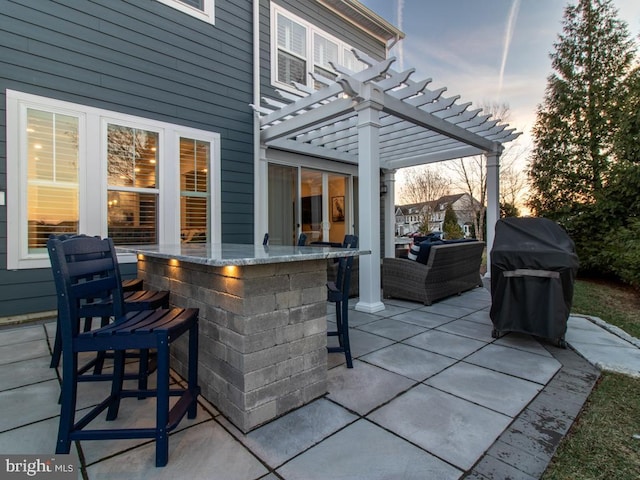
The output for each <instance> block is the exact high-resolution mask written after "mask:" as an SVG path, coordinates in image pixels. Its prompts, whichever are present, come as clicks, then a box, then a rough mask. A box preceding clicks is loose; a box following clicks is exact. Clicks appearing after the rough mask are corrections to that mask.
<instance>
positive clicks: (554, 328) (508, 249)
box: [490, 218, 578, 339]
mask: <svg viewBox="0 0 640 480" xmlns="http://www.w3.org/2000/svg"><path fill="white" fill-rule="evenodd" d="M577 271H578V257H577V255H576V253H575V246H574V243H573V241H572V240H571V238H569V236H568V235H567V234H566V232H565V231H564V230H563V229H562V228H561V227H560V226H559V225H557V224H556V223H555V222H552V221H551V220H548V219H545V218H503V219H501V220H498V222H497V223H496V234H495V239H494V242H493V249H492V250H491V301H492V303H491V311H490V316H491V321H492V322H493V326H494V328H495V329H496V330H497V331H498V332H502V331H512V332H522V333H528V334H531V335H537V336H540V337H545V338H552V339H563V338H564V334H565V332H566V330H567V319H568V318H569V314H570V312H571V303H572V301H573V283H574V280H575V276H576V273H577Z"/></svg>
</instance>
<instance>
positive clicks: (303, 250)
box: [118, 244, 370, 433]
mask: <svg viewBox="0 0 640 480" xmlns="http://www.w3.org/2000/svg"><path fill="white" fill-rule="evenodd" d="M118 250H119V251H121V252H133V253H136V254H137V256H138V276H139V277H140V278H142V279H143V280H144V282H145V288H147V289H157V290H170V291H171V303H172V304H174V305H176V306H179V307H197V308H199V309H200V328H199V332H200V338H199V352H198V353H199V364H198V377H199V383H200V387H201V388H202V394H203V396H204V397H205V398H206V399H207V400H208V401H210V402H211V403H212V404H213V405H214V406H215V407H216V408H218V409H219V410H220V412H221V413H222V414H223V415H225V416H226V417H227V418H228V419H229V420H230V421H231V422H232V423H233V424H234V425H235V426H236V427H238V428H239V429H240V430H242V431H243V432H245V433H246V432H249V431H250V430H252V429H254V428H256V427H258V426H260V425H262V424H264V423H266V422H268V421H270V420H273V419H275V418H277V417H279V416H281V415H283V414H285V413H287V412H288V411H290V410H293V409H295V408H298V407H300V406H302V405H304V404H306V403H309V402H310V401H311V400H313V399H315V398H317V397H320V396H322V395H324V394H325V393H326V392H327V349H326V345H327V338H326V332H327V324H326V313H327V303H326V299H327V290H326V286H325V283H326V281H327V260H328V259H332V258H338V257H346V256H357V255H362V254H368V253H370V252H368V251H362V250H358V249H344V248H329V247H294V246H275V245H274V246H262V245H239V244H238V245H236V244H181V245H136V246H120V247H118ZM172 354H173V361H172V367H173V368H174V369H175V370H176V371H178V372H179V373H180V374H181V375H183V376H185V374H186V358H187V342H186V339H185V341H183V342H177V343H176V344H175V348H174V350H173V353H172Z"/></svg>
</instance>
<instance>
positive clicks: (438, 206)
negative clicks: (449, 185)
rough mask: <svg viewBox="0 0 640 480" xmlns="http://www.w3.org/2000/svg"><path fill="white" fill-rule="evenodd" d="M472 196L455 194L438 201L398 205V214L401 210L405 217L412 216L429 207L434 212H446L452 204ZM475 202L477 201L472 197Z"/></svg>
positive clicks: (444, 196)
mask: <svg viewBox="0 0 640 480" xmlns="http://www.w3.org/2000/svg"><path fill="white" fill-rule="evenodd" d="M465 195H466V196H470V195H469V194H468V193H455V194H453V195H443V196H442V197H440V198H438V199H437V200H431V201H429V202H420V203H409V204H406V205H397V206H396V212H397V211H398V210H400V211H401V212H402V213H403V214H404V215H411V214H412V213H418V212H419V211H420V210H422V209H423V208H424V207H428V208H429V209H430V210H432V211H434V212H435V211H437V210H444V209H446V208H447V205H449V204H450V203H455V202H457V201H458V200H460V199H461V198H462V197H464V196H465ZM471 200H472V201H473V202H477V200H476V199H475V198H473V197H471Z"/></svg>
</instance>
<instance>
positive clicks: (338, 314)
mask: <svg viewBox="0 0 640 480" xmlns="http://www.w3.org/2000/svg"><path fill="white" fill-rule="evenodd" d="M341 305H342V302H336V332H337V337H338V345H340V347H341V348H342V347H344V345H343V342H342V309H341Z"/></svg>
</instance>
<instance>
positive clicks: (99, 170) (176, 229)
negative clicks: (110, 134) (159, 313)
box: [6, 90, 222, 270]
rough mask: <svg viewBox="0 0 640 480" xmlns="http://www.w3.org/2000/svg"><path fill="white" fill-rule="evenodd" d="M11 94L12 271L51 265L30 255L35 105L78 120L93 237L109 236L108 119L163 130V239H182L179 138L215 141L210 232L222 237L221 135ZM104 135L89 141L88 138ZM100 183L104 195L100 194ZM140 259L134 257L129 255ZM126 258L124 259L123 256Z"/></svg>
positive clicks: (85, 213)
mask: <svg viewBox="0 0 640 480" xmlns="http://www.w3.org/2000/svg"><path fill="white" fill-rule="evenodd" d="M6 98H7V207H8V208H7V269H8V270H18V269H28V268H48V267H49V266H50V263H49V257H48V255H47V254H46V253H42V254H29V253H28V248H27V245H28V241H27V240H28V225H27V212H26V207H27V193H26V192H27V189H26V182H27V172H26V168H27V162H26V157H25V156H26V152H27V149H26V135H20V132H25V131H26V115H25V113H26V109H27V108H34V109H41V110H47V111H53V112H57V113H62V114H65V115H71V116H74V117H77V118H78V140H79V141H78V156H79V181H80V190H79V195H80V206H79V207H80V210H79V224H80V227H79V230H80V232H82V233H86V234H88V235H100V236H102V237H104V236H106V235H107V233H108V227H107V168H106V165H107V163H106V162H107V148H106V142H107V139H106V129H107V127H106V126H107V124H108V123H117V124H120V125H128V126H134V127H136V128H146V129H148V130H152V131H156V132H158V133H159V140H158V146H159V148H160V155H161V160H160V167H159V169H158V177H159V189H160V193H159V199H158V241H159V242H160V243H171V244H178V243H180V218H179V215H180V212H179V209H177V208H175V205H179V204H180V178H179V177H180V176H179V170H177V169H179V167H178V164H179V161H178V159H179V150H180V142H179V138H180V137H189V138H196V139H198V140H202V141H206V142H209V143H210V144H211V155H210V164H209V169H210V177H209V178H210V182H211V185H210V189H211V190H210V193H211V212H210V219H211V220H210V225H209V232H210V235H211V240H210V241H211V242H212V243H220V242H221V241H222V233H221V228H222V220H221V217H222V208H221V194H220V190H221V180H220V134H218V133H215V132H209V131H205V130H198V129H195V128H189V127H184V126H181V125H175V124H170V123H166V122H160V121H156V120H150V119H147V118H142V117H136V116H133V115H127V114H121V113H118V112H113V111H109V110H103V109H98V108H94V107H88V106H85V105H80V104H75V103H70V102H64V101H60V100H55V99H52V98H47V97H41V96H38V95H32V94H28V93H23V92H18V91H14V90H7V91H6ZM89 138H92V139H99V141H92V142H89V141H87V139H89ZM98 185H99V187H100V188H99V193H95V189H96V186H98ZM126 258H127V259H128V260H129V261H135V256H132V255H129V256H127V257H126ZM121 260H122V259H121Z"/></svg>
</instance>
